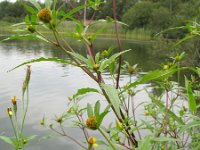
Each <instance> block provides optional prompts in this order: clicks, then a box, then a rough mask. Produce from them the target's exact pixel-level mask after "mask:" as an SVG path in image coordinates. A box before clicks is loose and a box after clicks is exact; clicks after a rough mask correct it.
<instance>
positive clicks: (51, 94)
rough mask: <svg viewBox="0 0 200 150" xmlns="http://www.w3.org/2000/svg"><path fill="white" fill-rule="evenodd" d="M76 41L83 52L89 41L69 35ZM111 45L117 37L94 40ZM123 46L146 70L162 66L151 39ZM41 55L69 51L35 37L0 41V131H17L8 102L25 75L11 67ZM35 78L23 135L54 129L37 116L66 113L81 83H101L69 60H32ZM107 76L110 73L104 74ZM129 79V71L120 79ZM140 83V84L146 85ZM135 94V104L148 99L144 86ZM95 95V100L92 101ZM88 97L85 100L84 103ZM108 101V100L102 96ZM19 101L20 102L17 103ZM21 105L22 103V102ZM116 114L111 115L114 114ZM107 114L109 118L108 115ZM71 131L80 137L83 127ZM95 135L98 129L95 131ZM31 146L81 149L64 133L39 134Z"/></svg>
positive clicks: (33, 149)
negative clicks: (67, 62)
mask: <svg viewBox="0 0 200 150" xmlns="http://www.w3.org/2000/svg"><path fill="white" fill-rule="evenodd" d="M70 43H71V44H72V47H73V48H74V49H75V50H76V51H78V52H80V53H84V52H85V47H84V46H83V45H81V44H80V43H79V42H74V41H72V40H71V41H70ZM109 46H113V48H114V49H116V43H115V40H112V39H98V40H97V41H95V49H97V50H99V51H102V50H104V49H107V48H108V47H109ZM122 47H123V49H132V51H130V52H129V53H128V54H125V56H124V60H127V61H129V62H130V63H131V64H135V63H137V64H138V65H139V67H140V68H141V70H142V71H148V70H151V69H155V68H158V67H159V63H160V62H161V60H162V57H158V56H155V55H153V53H152V43H151V42H139V41H128V40H126V41H122ZM39 57H59V58H66V56H65V54H64V53H63V52H61V51H59V49H57V48H56V47H53V46H49V45H46V44H44V43H39V42H31V41H27V40H25V41H12V42H6V43H1V44H0V134H1V133H5V135H9V136H11V135H13V133H12V131H11V125H10V123H9V120H8V116H7V111H6V109H7V107H9V106H11V103H10V99H11V98H12V96H14V95H16V96H17V98H18V101H19V102H20V100H21V87H22V83H23V80H24V78H25V72H26V71H25V66H22V67H20V68H18V69H16V70H14V71H11V72H7V71H8V70H10V69H12V68H13V67H15V66H17V65H18V64H20V63H22V62H25V61H28V60H30V59H35V58H39ZM31 70H32V74H31V81H30V88H29V91H30V92H29V96H30V107H29V112H28V116H27V120H26V126H25V135H26V136H30V135H39V136H40V137H41V136H43V135H47V134H52V133H53V132H52V131H50V130H48V129H46V128H44V127H42V126H41V125H39V121H40V120H41V118H42V117H43V116H46V118H48V121H49V122H53V118H54V115H59V114H62V113H63V112H64V111H66V109H67V98H68V97H70V96H72V95H73V94H74V93H75V92H76V90H77V89H79V88H82V87H97V85H96V83H95V82H94V81H93V80H91V79H90V78H88V76H87V75H86V74H84V73H83V72H82V71H81V70H80V69H79V68H77V67H73V66H70V65H63V64H58V63H53V62H42V63H35V64H32V65H31ZM105 78H106V79H107V81H108V82H110V81H109V77H108V76H106V75H105ZM136 78H137V76H134V77H133V80H134V79H136ZM125 81H128V77H127V76H126V75H123V76H122V78H121V80H120V82H121V83H122V84H123V83H124V82H125ZM145 86H146V85H141V86H140V87H139V88H144V87H145ZM88 99H89V100H88V101H90V102H91V103H94V102H95V101H96V100H98V99H102V98H101V97H99V96H98V95H96V96H95V95H91V96H89V97H88ZM135 99H138V100H139V101H136V104H139V103H140V102H141V101H146V100H148V98H147V95H146V93H145V92H140V93H139V94H138V95H137V96H136V97H135ZM92 100H93V101H92ZM84 104H86V102H83V105H84ZM103 104H104V105H106V103H105V102H103ZM18 105H19V104H18ZM19 109H20V108H19ZM111 117H112V116H111ZM108 120H109V119H108ZM67 132H68V134H69V135H73V136H74V137H75V138H76V139H80V140H81V138H82V137H83V135H82V134H80V131H79V130H76V129H70V130H68V131H67ZM92 135H93V136H94V135H96V136H98V135H97V133H96V132H92ZM10 149H11V147H10V146H9V145H7V144H5V143H3V142H2V141H0V150H10ZM26 149H27V150H42V149H48V150H55V149H59V150H66V149H67V150H77V149H79V147H77V146H76V145H75V144H74V143H73V142H72V141H70V140H69V139H66V138H64V137H61V138H56V139H49V140H42V141H40V142H38V138H37V139H36V140H34V141H32V142H31V143H30V145H29V146H28V147H27V148H26Z"/></svg>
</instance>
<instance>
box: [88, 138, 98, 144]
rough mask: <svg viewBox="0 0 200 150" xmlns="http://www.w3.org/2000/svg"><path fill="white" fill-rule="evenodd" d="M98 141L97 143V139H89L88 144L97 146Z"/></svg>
mask: <svg viewBox="0 0 200 150" xmlns="http://www.w3.org/2000/svg"><path fill="white" fill-rule="evenodd" d="M96 141H97V139H96V138H95V137H89V138H88V143H89V144H91V145H93V144H95V143H96Z"/></svg>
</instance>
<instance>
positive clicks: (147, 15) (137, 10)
mask: <svg viewBox="0 0 200 150" xmlns="http://www.w3.org/2000/svg"><path fill="white" fill-rule="evenodd" d="M152 12H153V3H152V2H148V1H147V2H138V3H137V4H135V5H134V6H133V7H131V8H130V9H129V10H128V11H127V12H126V13H125V14H124V16H123V21H124V22H125V23H127V24H128V25H129V29H134V28H146V27H147V26H148V25H149V23H150V22H151V20H152Z"/></svg>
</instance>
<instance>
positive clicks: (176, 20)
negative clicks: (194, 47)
mask: <svg viewBox="0 0 200 150" xmlns="http://www.w3.org/2000/svg"><path fill="white" fill-rule="evenodd" d="M101 2H102V4H101V5H100V7H99V9H98V11H96V12H94V10H92V9H88V10H87V13H88V15H87V17H88V19H90V18H92V17H93V14H94V13H95V19H106V18H107V17H111V18H112V17H113V11H112V7H113V3H112V0H101ZM25 3H28V2H27V1H21V0H20V1H16V2H15V3H11V2H8V1H3V2H1V3H0V20H4V21H9V22H20V21H22V18H24V16H26V15H27V14H28V11H27V10H26V9H25V7H24V6H23V5H24V4H25ZM83 4H84V1H83V0H80V1H77V0H68V1H63V0H57V7H58V8H61V9H62V10H63V11H64V12H68V11H69V10H71V9H73V8H75V7H76V6H79V5H83ZM29 5H30V4H29ZM76 15H77V16H82V15H83V11H80V12H79V13H78V14H76ZM117 18H118V20H119V21H123V22H125V23H126V24H127V25H128V27H127V28H125V29H126V30H134V29H137V28H143V29H145V30H151V31H152V34H155V33H158V32H160V31H162V30H165V29H168V28H173V27H177V26H183V25H185V24H187V23H188V21H189V20H197V21H199V20H200V1H197V0H117ZM185 32H187V31H184V30H182V31H173V32H167V33H166V36H167V37H168V38H177V37H181V36H184V33H185Z"/></svg>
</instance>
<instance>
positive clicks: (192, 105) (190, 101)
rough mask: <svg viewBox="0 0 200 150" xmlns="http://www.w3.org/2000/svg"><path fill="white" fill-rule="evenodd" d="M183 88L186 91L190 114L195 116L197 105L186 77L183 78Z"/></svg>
mask: <svg viewBox="0 0 200 150" xmlns="http://www.w3.org/2000/svg"><path fill="white" fill-rule="evenodd" d="M185 88H186V90H187V99H188V105H189V109H190V112H192V113H194V114H195V113H196V111H197V104H196V100H195V97H194V93H193V91H192V87H191V83H190V81H189V80H188V79H187V77H185Z"/></svg>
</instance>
